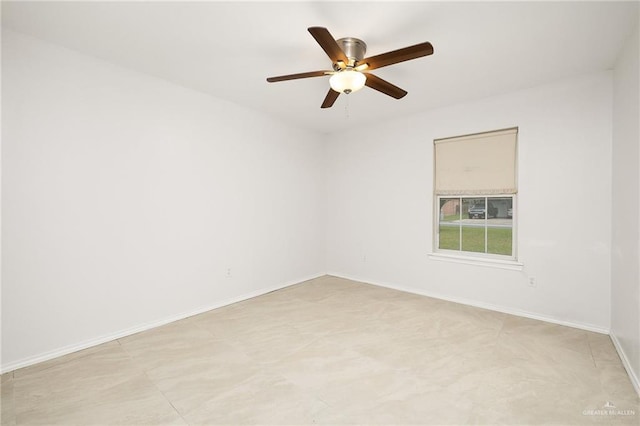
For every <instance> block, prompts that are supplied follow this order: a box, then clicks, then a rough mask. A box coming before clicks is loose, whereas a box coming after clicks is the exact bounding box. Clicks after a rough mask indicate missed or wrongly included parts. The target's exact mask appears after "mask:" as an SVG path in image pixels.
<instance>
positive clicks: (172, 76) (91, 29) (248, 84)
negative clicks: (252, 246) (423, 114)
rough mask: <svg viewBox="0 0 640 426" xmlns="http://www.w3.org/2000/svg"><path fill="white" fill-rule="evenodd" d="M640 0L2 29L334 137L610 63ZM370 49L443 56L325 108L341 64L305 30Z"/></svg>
mask: <svg viewBox="0 0 640 426" xmlns="http://www.w3.org/2000/svg"><path fill="white" fill-rule="evenodd" d="M637 22H638V2H637V1H631V2H613V1H605V2H557V3H548V2H465V3H462V2H408V3H400V2H389V3H386V2H385V3H383V2H353V3H346V2H326V1H323V2H305V3H303V2H277V3H276V2H252V3H249V2H60V3H58V2H3V3H2V24H3V26H6V27H9V28H11V29H14V30H16V31H20V32H23V33H27V34H30V35H33V36H35V37H39V38H42V39H46V40H49V41H51V42H54V43H58V44H61V45H64V46H67V47H70V48H72V49H75V50H78V51H80V52H84V53H86V54H89V55H92V56H95V57H98V58H101V59H104V60H107V61H110V62H114V63H117V64H120V65H122V66H126V67H128V68H131V69H134V70H138V71H142V72H145V73H148V74H151V75H154V76H157V77H160V78H163V79H166V80H169V81H172V82H174V83H178V84H180V85H183V86H186V87H190V88H193V89H196V90H199V91H202V92H205V93H210V94H211V95H213V96H216V97H219V98H223V99H227V100H229V101H232V102H235V103H238V104H241V105H244V106H247V107H250V108H253V109H257V110H261V111H264V112H266V113H268V114H271V115H275V116H278V117H280V118H282V119H285V120H287V121H288V122H291V123H298V125H299V126H301V127H306V128H308V129H312V130H315V131H318V132H322V133H329V132H334V131H339V130H341V129H345V128H347V127H350V128H353V127H356V126H359V125H365V124H367V123H370V122H375V121H379V120H383V119H387V118H390V117H398V116H403V115H407V114H412V113H416V112H418V111H421V110H425V109H427V108H433V107H437V106H443V105H450V104H453V103H457V102H461V101H465V100H470V99H477V98H482V97H485V96H490V95H493V94H498V93H504V92H509V91H513V90H517V89H521V88H525V87H530V86H534V85H537V84H541V83H544V82H548V81H553V80H558V79H561V78H564V77H568V76H572V75H578V74H583V73H589V72H594V71H598V70H605V69H610V68H612V66H613V64H614V61H615V57H616V54H617V52H618V51H619V49H620V47H621V46H622V43H623V42H624V40H625V39H626V38H627V37H628V36H629V35H630V33H631V31H632V30H633V28H634V26H635V25H637ZM310 26H324V27H327V28H328V29H329V31H330V32H331V33H332V35H333V36H334V37H335V38H341V37H347V36H350V37H357V38H360V39H362V40H364V41H365V42H366V43H367V45H368V50H367V55H368V56H371V55H376V54H379V53H383V52H386V51H389V50H395V49H398V48H401V47H405V46H409V45H413V44H416V43H420V42H423V41H430V42H431V43H432V44H433V46H434V50H435V53H434V54H433V55H432V56H428V57H425V58H420V59H416V60H413V61H409V62H404V63H400V64H396V65H393V66H389V67H385V68H381V69H378V70H376V71H375V72H374V73H375V74H377V75H378V76H380V77H382V78H384V79H386V80H388V81H390V82H392V83H394V84H396V85H398V86H400V87H402V88H403V89H405V90H407V91H408V92H409V94H408V95H407V96H406V97H405V98H403V99H400V100H395V99H392V98H390V97H388V96H385V95H383V94H381V93H379V92H376V91H374V90H371V89H368V88H365V89H363V90H362V91H360V92H357V93H354V94H352V95H349V96H346V95H341V96H340V98H339V99H338V101H337V102H336V103H335V105H334V106H333V108H331V109H326V110H321V109H320V104H321V103H322V100H323V99H324V96H325V95H326V93H327V90H328V88H329V82H328V77H319V78H311V79H303V80H295V81H287V82H279V83H267V82H266V81H265V78H266V77H269V76H276V75H282V74H292V73H297V72H304V71H316V70H324V69H330V67H331V63H330V60H329V59H328V58H327V56H326V55H325V53H324V52H323V50H322V49H321V48H320V46H319V45H317V44H316V42H315V40H314V39H313V38H312V37H311V35H310V34H309V33H308V32H307V27H310Z"/></svg>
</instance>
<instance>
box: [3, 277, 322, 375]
mask: <svg viewBox="0 0 640 426" xmlns="http://www.w3.org/2000/svg"><path fill="white" fill-rule="evenodd" d="M324 275H325V274H324V273H320V274H317V275H313V276H309V277H306V278H301V279H299V280H295V281H288V282H286V283H284V284H279V285H276V286H272V287H266V288H262V289H260V290H256V291H252V292H249V293H245V294H242V295H240V296H237V297H232V298H230V299H226V300H223V301H221V302H217V303H213V304H211V305H207V306H203V307H200V308H198V309H194V310H191V311H188V312H183V313H180V314H177V315H172V316H170V317H167V318H163V319H160V320H156V321H150V322H147V323H143V324H139V325H137V326H135V327H131V328H127V329H125V330H120V331H117V332H114V333H109V334H105V335H102V336H100V337H96V338H93V339H89V340H85V341H83V342H80V343H77V344H73V345H69V346H65V347H62V348H58V349H55V350H52V351H48V352H44V353H41V354H39V355H35V356H31V357H28V358H25V359H21V360H18V361H14V362H10V363H7V364H3V365H2V366H1V367H0V374H4V373H8V372H10V371H13V370H17V369H19V368H24V367H28V366H30V365H34V364H38V363H40V362H44V361H49V360H51V359H54V358H58V357H60V356H63V355H68V354H70V353H73V352H77V351H81V350H83V349H87V348H91V347H93V346H97V345H101V344H103V343H107V342H111V341H113V340H116V339H121V338H123V337H126V336H131V335H132V334H136V333H140V332H141V331H146V330H150V329H152V328H156V327H160V326H163V325H166V324H169V323H171V322H174V321H179V320H181V319H185V318H189V317H192V316H194V315H198V314H202V313H204V312H207V311H210V310H212V309H217V308H221V307H223V306H227V305H232V304H234V303H238V302H242V301H243V300H248V299H252V298H254V297H257V296H262V295H263V294H267V293H271V292H272V291H276V290H280V289H283V288H285V287H290V286H292V285H296V284H299V283H302V282H305V281H308V280H312V279H315V278H319V277H322V276H324Z"/></svg>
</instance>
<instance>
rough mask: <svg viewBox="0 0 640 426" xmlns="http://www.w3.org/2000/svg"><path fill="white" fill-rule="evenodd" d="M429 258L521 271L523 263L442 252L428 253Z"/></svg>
mask: <svg viewBox="0 0 640 426" xmlns="http://www.w3.org/2000/svg"><path fill="white" fill-rule="evenodd" d="M429 259H433V260H437V261H442V262H453V263H463V264H466V265H476V266H486V267H489V268H498V269H509V270H512V271H522V270H523V269H524V264H522V263H520V262H517V261H515V260H500V259H481V258H478V257H470V256H456V255H452V254H442V253H429Z"/></svg>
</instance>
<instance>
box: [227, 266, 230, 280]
mask: <svg viewBox="0 0 640 426" xmlns="http://www.w3.org/2000/svg"><path fill="white" fill-rule="evenodd" d="M227 277H228V278H231V268H227Z"/></svg>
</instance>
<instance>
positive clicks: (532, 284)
mask: <svg viewBox="0 0 640 426" xmlns="http://www.w3.org/2000/svg"><path fill="white" fill-rule="evenodd" d="M529 287H538V282H537V281H536V277H529Z"/></svg>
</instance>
